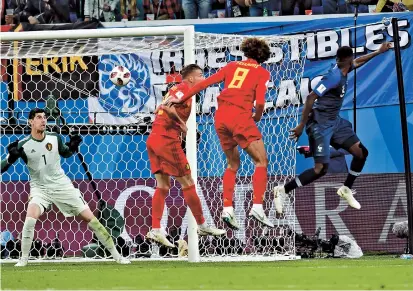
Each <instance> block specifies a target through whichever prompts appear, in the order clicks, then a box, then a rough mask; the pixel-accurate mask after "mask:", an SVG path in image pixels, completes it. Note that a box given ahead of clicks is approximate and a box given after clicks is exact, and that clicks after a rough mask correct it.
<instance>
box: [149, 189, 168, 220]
mask: <svg viewBox="0 0 413 291" xmlns="http://www.w3.org/2000/svg"><path fill="white" fill-rule="evenodd" d="M168 192H169V190H166V189H162V188H156V190H155V194H153V198H152V228H161V219H162V214H163V209H164V205H165V199H166V196H167V195H168Z"/></svg>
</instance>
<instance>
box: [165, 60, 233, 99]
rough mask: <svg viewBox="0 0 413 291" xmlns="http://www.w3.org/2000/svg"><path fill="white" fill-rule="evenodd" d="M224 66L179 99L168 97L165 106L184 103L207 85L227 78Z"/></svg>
mask: <svg viewBox="0 0 413 291" xmlns="http://www.w3.org/2000/svg"><path fill="white" fill-rule="evenodd" d="M224 68H225V67H224ZM224 68H222V69H221V70H219V71H218V72H216V73H215V74H213V75H212V76H210V77H208V78H206V79H205V80H203V81H202V82H199V83H198V84H196V85H195V86H193V87H192V88H191V89H190V90H189V91H188V92H187V93H185V95H184V96H182V98H180V99H179V98H176V97H173V98H169V99H166V100H165V101H164V105H165V106H172V105H174V104H181V103H184V102H186V101H187V100H188V99H189V98H191V97H192V96H194V95H196V94H198V93H199V92H201V91H202V90H205V89H206V88H207V87H209V86H211V85H213V84H216V83H220V82H222V81H223V80H224V78H225V73H224Z"/></svg>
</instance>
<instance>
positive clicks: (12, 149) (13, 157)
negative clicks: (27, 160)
mask: <svg viewBox="0 0 413 291" xmlns="http://www.w3.org/2000/svg"><path fill="white" fill-rule="evenodd" d="M18 145H19V140H16V141H14V142H12V143H11V144H9V145H8V146H7V151H8V152H9V155H8V157H7V163H9V164H10V165H11V164H13V163H14V162H15V161H17V160H18V159H19V158H20V157H21V156H22V153H23V147H21V148H20V149H19V148H18Z"/></svg>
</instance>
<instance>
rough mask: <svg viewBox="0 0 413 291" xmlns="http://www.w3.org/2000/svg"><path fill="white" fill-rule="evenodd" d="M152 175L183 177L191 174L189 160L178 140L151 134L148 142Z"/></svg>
mask: <svg viewBox="0 0 413 291" xmlns="http://www.w3.org/2000/svg"><path fill="white" fill-rule="evenodd" d="M146 148H147V150H148V156H149V162H150V164H151V172H152V174H157V173H161V174H166V175H170V176H174V177H183V176H186V175H189V174H191V170H190V167H189V163H188V160H187V159H186V156H185V153H184V151H183V150H182V147H181V141H180V140H179V139H178V138H173V137H167V136H162V135H156V134H153V133H152V134H150V135H149V137H148V140H147V141H146Z"/></svg>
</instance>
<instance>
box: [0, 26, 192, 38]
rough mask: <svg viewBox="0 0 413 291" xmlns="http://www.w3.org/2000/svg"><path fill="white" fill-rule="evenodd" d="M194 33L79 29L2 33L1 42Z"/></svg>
mask: <svg viewBox="0 0 413 291" xmlns="http://www.w3.org/2000/svg"><path fill="white" fill-rule="evenodd" d="M186 33H194V26H191V25H188V26H166V27H131V28H111V29H78V30H52V31H36V32H35V33H34V32H33V31H26V32H25V31H22V32H1V33H0V40H1V41H24V40H58V39H85V38H111V37H134V36H159V35H185V34H186Z"/></svg>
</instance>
